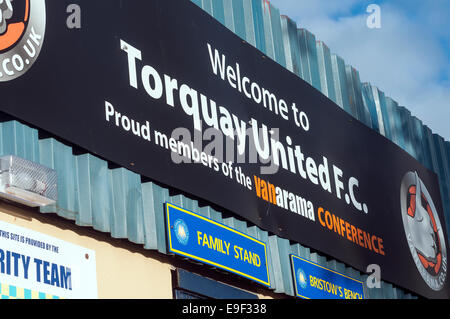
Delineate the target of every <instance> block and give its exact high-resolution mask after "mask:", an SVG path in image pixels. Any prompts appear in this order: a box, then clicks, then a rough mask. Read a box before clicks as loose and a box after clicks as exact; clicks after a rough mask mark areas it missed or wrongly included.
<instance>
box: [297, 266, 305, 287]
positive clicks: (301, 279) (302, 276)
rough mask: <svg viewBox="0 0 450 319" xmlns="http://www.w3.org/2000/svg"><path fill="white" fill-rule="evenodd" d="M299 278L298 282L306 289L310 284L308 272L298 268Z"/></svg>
mask: <svg viewBox="0 0 450 319" xmlns="http://www.w3.org/2000/svg"><path fill="white" fill-rule="evenodd" d="M297 280H298V283H299V284H300V287H301V288H302V289H305V288H306V286H307V285H308V281H307V277H306V274H305V272H304V271H303V269H301V268H299V269H298V270H297Z"/></svg>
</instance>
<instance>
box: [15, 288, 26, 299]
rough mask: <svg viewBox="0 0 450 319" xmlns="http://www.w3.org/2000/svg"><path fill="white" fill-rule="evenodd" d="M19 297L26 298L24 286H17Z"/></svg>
mask: <svg viewBox="0 0 450 319" xmlns="http://www.w3.org/2000/svg"><path fill="white" fill-rule="evenodd" d="M17 298H18V299H25V290H24V289H23V288H17Z"/></svg>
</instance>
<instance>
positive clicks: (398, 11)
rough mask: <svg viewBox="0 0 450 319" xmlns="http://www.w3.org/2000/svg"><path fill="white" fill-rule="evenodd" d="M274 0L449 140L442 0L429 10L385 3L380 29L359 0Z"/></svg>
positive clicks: (368, 79) (449, 102) (448, 68)
mask: <svg viewBox="0 0 450 319" xmlns="http://www.w3.org/2000/svg"><path fill="white" fill-rule="evenodd" d="M413 2H414V1H413ZM272 3H273V4H274V5H275V6H278V7H279V8H280V11H281V13H282V14H286V15H288V16H289V17H291V18H292V19H293V20H295V21H296V22H297V25H298V26H299V27H305V28H307V29H309V30H310V31H311V32H312V33H314V34H315V35H316V37H317V39H318V40H322V41H324V42H325V43H326V44H327V45H328V47H329V48H330V49H331V51H332V52H333V53H336V54H338V55H340V56H341V57H342V58H344V60H345V61H346V63H347V64H350V65H352V66H354V67H355V68H356V69H357V70H358V71H359V72H360V76H361V80H362V81H363V82H370V83H371V84H373V85H375V86H377V87H378V88H379V89H380V90H382V91H384V92H385V94H386V95H387V96H390V97H391V98H393V99H394V100H396V101H397V102H399V103H400V104H401V105H403V106H405V107H407V108H408V109H409V110H410V111H411V112H412V114H413V115H416V116H417V117H418V118H419V119H421V120H422V121H423V122H424V124H427V125H428V126H429V127H430V128H431V129H432V130H433V132H435V133H438V134H440V135H441V136H443V137H444V138H445V139H446V140H450V125H449V120H450V85H449V83H448V81H442V78H443V75H447V77H448V75H450V65H449V61H448V56H446V54H445V53H446V52H445V51H444V50H443V48H442V41H446V39H449V40H450V33H449V32H448V29H447V30H446V31H442V26H443V24H442V23H444V22H443V21H442V19H443V18H444V17H445V16H446V15H447V16H448V13H447V14H445V13H443V12H448V11H446V10H443V8H442V1H441V2H439V1H438V2H437V3H435V4H434V5H431V6H430V7H427V10H425V9H424V5H423V4H421V2H417V7H415V8H414V10H413V11H410V10H411V9H409V11H407V12H406V9H405V8H404V7H399V6H398V4H396V5H392V4H381V29H369V28H368V27H367V25H366V19H367V17H368V13H366V11H365V7H364V8H363V9H361V10H360V11H361V12H358V11H356V12H355V5H357V4H358V3H361V1H357V0H343V1H324V0H314V1H312V0H310V1H298V0H280V1H272ZM400 3H401V2H400ZM427 3H428V2H427ZM368 4H369V3H368ZM408 5H415V4H412V3H408ZM418 10H421V11H418ZM446 21H447V20H446ZM446 23H447V24H449V23H448V22H446ZM444 78H445V77H444Z"/></svg>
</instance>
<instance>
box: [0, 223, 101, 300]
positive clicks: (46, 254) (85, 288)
mask: <svg viewBox="0 0 450 319" xmlns="http://www.w3.org/2000/svg"><path fill="white" fill-rule="evenodd" d="M0 285H1V289H0V295H1V297H2V298H20V299H49V298H50V299H57V298H66V299H68V298H71V299H72V298H75V299H92V298H98V295H97V275H96V263H95V252H94V251H93V250H90V249H86V248H84V247H80V246H77V245H74V244H71V243H68V242H65V241H63V240H60V239H57V238H54V237H51V236H47V235H44V234H41V233H38V232H35V231H32V230H29V229H26V228H22V227H18V226H15V225H12V224H9V223H5V222H1V221H0Z"/></svg>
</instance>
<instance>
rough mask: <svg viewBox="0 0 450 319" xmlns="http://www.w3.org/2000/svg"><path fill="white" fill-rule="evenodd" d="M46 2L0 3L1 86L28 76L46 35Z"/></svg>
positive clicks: (19, 0)
mask: <svg viewBox="0 0 450 319" xmlns="http://www.w3.org/2000/svg"><path fill="white" fill-rule="evenodd" d="M45 23H46V14H45V0H0V82H5V81H11V80H14V79H16V78H18V77H19V76H21V75H23V74H24V73H25V72H27V71H28V70H29V69H30V68H31V66H32V65H33V64H34V62H35V61H36V59H37V57H38V56H39V53H40V51H41V48H42V44H43V41H44V35H45Z"/></svg>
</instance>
